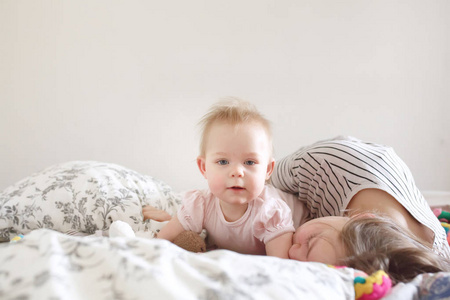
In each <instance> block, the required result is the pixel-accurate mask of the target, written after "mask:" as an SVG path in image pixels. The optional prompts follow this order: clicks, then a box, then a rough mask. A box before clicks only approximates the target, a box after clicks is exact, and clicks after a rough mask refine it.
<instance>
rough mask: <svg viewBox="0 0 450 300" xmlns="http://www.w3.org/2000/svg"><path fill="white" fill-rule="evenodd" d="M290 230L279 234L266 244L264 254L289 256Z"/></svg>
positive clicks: (290, 244) (281, 256)
mask: <svg viewBox="0 0 450 300" xmlns="http://www.w3.org/2000/svg"><path fill="white" fill-rule="evenodd" d="M292 235H293V233H292V232H287V233H285V234H282V235H280V236H279V237H276V238H274V239H272V240H270V241H269V242H268V243H267V244H266V254H267V255H269V256H276V257H280V258H289V254H288V253H289V249H290V248H291V246H292Z"/></svg>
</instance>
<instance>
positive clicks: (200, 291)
mask: <svg viewBox="0 0 450 300" xmlns="http://www.w3.org/2000/svg"><path fill="white" fill-rule="evenodd" d="M354 276H355V274H354V270H353V269H351V268H343V269H334V268H330V267H328V266H326V265H324V264H320V263H311V262H310V263H305V262H298V261H293V260H285V259H279V258H275V257H265V256H252V255H242V254H238V253H234V252H231V251H226V250H216V251H211V252H208V253H202V254H195V253H191V252H187V251H185V250H183V249H180V248H178V247H177V246H175V245H173V244H171V243H169V242H167V241H164V240H150V239H143V238H105V237H74V236H68V235H64V234H62V233H58V232H56V231H52V230H48V229H41V230H35V231H32V232H31V233H30V234H28V235H26V236H25V237H24V238H23V239H22V240H20V241H18V242H13V243H3V244H0V298H1V299H95V300H100V299H258V300H260V299H334V300H336V299H354V288H353V279H354Z"/></svg>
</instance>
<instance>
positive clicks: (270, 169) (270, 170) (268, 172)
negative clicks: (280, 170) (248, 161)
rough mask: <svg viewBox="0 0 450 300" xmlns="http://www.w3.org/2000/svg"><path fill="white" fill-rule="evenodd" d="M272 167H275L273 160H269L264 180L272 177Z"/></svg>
mask: <svg viewBox="0 0 450 300" xmlns="http://www.w3.org/2000/svg"><path fill="white" fill-rule="evenodd" d="M274 167H275V160H274V159H273V158H271V159H270V161H269V163H268V164H267V172H266V180H269V178H270V175H272V172H273V168H274Z"/></svg>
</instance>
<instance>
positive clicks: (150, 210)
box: [142, 205, 172, 222]
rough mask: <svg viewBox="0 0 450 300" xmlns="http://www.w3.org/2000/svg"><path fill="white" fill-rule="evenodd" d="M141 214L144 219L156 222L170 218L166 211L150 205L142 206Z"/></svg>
mask: <svg viewBox="0 0 450 300" xmlns="http://www.w3.org/2000/svg"><path fill="white" fill-rule="evenodd" d="M142 214H143V215H144V220H147V219H151V220H155V221H158V222H164V221H169V220H171V219H172V216H171V215H169V214H168V213H167V212H166V211H164V210H161V209H157V208H156V207H153V206H150V205H146V206H144V207H143V208H142Z"/></svg>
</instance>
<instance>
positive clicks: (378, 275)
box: [328, 265, 392, 300]
mask: <svg viewBox="0 0 450 300" xmlns="http://www.w3.org/2000/svg"><path fill="white" fill-rule="evenodd" d="M328 266H329V267H331V268H334V269H341V268H345V266H332V265H328ZM355 275H356V277H355V279H354V280H353V286H354V288H355V300H377V299H381V298H383V297H384V296H386V294H387V293H388V292H389V291H390V289H391V287H392V281H391V279H390V278H389V276H388V275H387V274H386V273H385V272H384V271H383V270H379V271H376V272H375V273H373V274H372V275H370V276H368V275H367V274H366V273H364V272H363V271H358V270H355Z"/></svg>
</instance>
